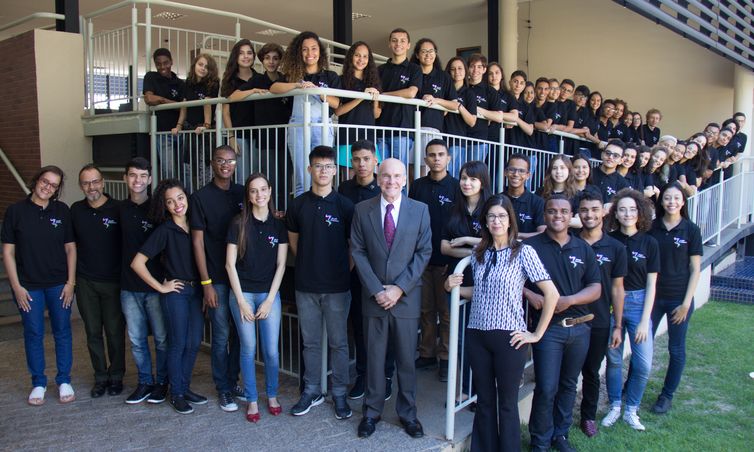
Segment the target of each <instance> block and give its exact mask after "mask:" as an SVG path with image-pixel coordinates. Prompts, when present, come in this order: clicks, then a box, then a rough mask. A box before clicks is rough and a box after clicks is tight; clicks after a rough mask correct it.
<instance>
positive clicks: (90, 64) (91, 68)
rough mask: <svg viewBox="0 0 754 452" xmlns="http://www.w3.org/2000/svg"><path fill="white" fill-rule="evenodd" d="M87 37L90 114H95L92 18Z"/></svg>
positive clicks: (87, 28)
mask: <svg viewBox="0 0 754 452" xmlns="http://www.w3.org/2000/svg"><path fill="white" fill-rule="evenodd" d="M86 39H87V42H88V43H89V45H88V50H89V51H88V52H87V66H88V67H87V69H88V71H89V86H88V88H89V114H90V115H91V116H94V24H93V23H92V19H89V21H88V22H87V24H86Z"/></svg>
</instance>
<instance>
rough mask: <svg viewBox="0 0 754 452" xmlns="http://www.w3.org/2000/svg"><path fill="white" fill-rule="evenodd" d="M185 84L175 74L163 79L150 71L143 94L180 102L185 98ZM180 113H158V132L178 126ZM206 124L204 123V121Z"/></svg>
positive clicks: (176, 111) (158, 74)
mask: <svg viewBox="0 0 754 452" xmlns="http://www.w3.org/2000/svg"><path fill="white" fill-rule="evenodd" d="M183 85H184V82H183V80H181V79H179V78H178V76H177V75H175V73H173V72H171V73H170V78H167V77H163V76H162V75H160V73H159V72H155V71H150V72H147V73H146V74H144V84H143V92H144V94H146V93H147V92H151V93H152V94H154V95H157V96H160V97H164V98H165V99H170V100H173V101H176V102H180V101H182V100H183V97H184V86H183ZM179 114H180V111H179V110H178V109H177V108H176V109H173V110H161V111H158V112H157V131H158V132H165V131H168V130H170V129H172V128H173V127H175V126H176V124H178V115H179ZM202 122H204V121H202Z"/></svg>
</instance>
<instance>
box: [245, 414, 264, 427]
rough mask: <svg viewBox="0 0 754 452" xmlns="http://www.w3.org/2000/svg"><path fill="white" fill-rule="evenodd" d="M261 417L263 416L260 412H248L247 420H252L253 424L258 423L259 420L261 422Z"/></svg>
mask: <svg viewBox="0 0 754 452" xmlns="http://www.w3.org/2000/svg"><path fill="white" fill-rule="evenodd" d="M261 417H262V416H260V415H259V413H258V412H257V413H254V414H249V413H246V420H247V421H249V422H251V423H252V424H256V423H257V422H259V419H260V418H261Z"/></svg>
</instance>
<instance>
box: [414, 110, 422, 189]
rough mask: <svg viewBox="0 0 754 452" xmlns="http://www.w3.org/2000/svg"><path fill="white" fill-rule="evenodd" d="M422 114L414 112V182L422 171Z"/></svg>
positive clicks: (417, 111)
mask: <svg viewBox="0 0 754 452" xmlns="http://www.w3.org/2000/svg"><path fill="white" fill-rule="evenodd" d="M421 160H422V112H421V111H420V110H419V107H418V106H417V107H416V110H415V111H414V180H417V179H419V178H420V177H421V171H422V162H421Z"/></svg>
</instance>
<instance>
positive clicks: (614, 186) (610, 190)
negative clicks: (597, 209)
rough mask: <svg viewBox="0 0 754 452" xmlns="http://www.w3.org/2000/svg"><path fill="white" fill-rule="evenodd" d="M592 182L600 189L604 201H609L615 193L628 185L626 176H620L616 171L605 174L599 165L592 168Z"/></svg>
mask: <svg viewBox="0 0 754 452" xmlns="http://www.w3.org/2000/svg"><path fill="white" fill-rule="evenodd" d="M592 184H593V185H595V186H596V187H597V188H599V189H600V192H601V193H602V199H603V200H604V201H605V202H606V203H608V202H610V200H611V199H613V196H615V194H616V193H618V192H619V191H621V190H622V189H624V188H628V187H629V185H628V182H627V181H626V178H625V177H623V176H621V175H620V173H619V172H618V171H613V172H612V173H610V174H605V173H604V172H603V171H602V168H600V167H597V168H594V170H592Z"/></svg>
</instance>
